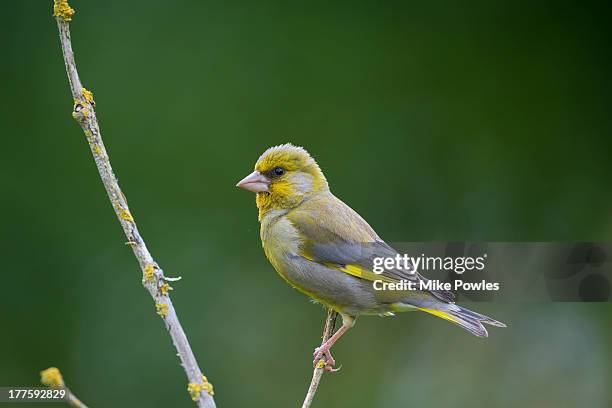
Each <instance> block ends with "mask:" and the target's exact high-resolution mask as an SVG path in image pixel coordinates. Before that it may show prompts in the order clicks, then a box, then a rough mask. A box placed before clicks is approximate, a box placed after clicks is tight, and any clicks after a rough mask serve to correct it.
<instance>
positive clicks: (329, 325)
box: [302, 309, 338, 408]
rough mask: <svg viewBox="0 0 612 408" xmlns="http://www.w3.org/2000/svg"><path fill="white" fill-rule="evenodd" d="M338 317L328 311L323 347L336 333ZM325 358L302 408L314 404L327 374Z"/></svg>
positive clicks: (314, 375)
mask: <svg viewBox="0 0 612 408" xmlns="http://www.w3.org/2000/svg"><path fill="white" fill-rule="evenodd" d="M337 317H338V313H336V312H334V311H333V310H332V309H327V319H325V327H324V328H323V336H322V341H321V345H323V343H325V342H326V341H327V340H329V338H330V337H331V336H332V334H333V333H334V327H336V318H337ZM324 358H325V357H323V358H322V359H321V361H319V363H318V364H317V366H316V367H315V369H314V371H313V373H312V380H310V386H309V387H308V393H306V398H304V403H303V404H302V408H309V407H310V405H311V404H312V400H313V399H314V396H315V394H316V393H317V388H319V383H320V382H321V377H323V373H324V372H325V368H324V367H325V361H323V359H324Z"/></svg>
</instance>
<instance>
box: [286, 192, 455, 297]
mask: <svg viewBox="0 0 612 408" xmlns="http://www.w3.org/2000/svg"><path fill="white" fill-rule="evenodd" d="M287 218H288V219H289V221H290V222H291V223H292V224H293V226H294V227H295V228H296V230H297V231H298V233H299V234H300V238H301V245H300V249H299V253H298V255H300V256H302V257H304V258H305V259H308V260H309V261H312V262H318V263H321V264H324V265H326V266H328V267H332V268H335V269H337V270H339V271H342V272H344V273H347V274H349V275H352V276H355V277H356V278H359V279H365V280H368V281H372V282H373V281H375V280H382V281H385V282H398V281H400V280H407V281H413V282H418V281H426V280H427V279H426V278H425V277H423V276H422V275H421V274H419V273H418V272H417V271H416V270H415V268H414V266H413V265H409V267H408V268H407V269H406V268H401V269H400V268H390V269H387V268H385V269H384V271H383V272H382V273H380V274H378V273H375V272H374V259H375V258H395V256H396V255H397V254H398V253H397V251H396V250H395V249H393V248H392V247H391V246H389V245H388V244H387V243H385V242H384V241H383V240H382V239H380V237H379V236H378V235H377V234H376V232H375V231H374V230H373V229H372V227H370V225H368V223H367V222H366V221H365V220H364V219H363V218H362V217H361V216H360V215H359V214H357V213H356V212H355V211H354V210H353V209H352V208H350V207H349V206H348V205H346V204H345V203H344V202H342V201H341V200H340V199H338V198H336V197H335V196H333V195H332V194H331V193H326V194H325V195H321V196H319V197H314V198H311V199H310V200H308V201H306V202H304V203H302V204H301V205H300V206H298V207H297V208H295V209H294V210H292V211H290V212H289V213H288V214H287ZM430 293H431V294H432V295H434V296H435V297H436V298H438V299H440V300H443V301H445V302H453V301H454V294H453V293H452V292H449V291H430Z"/></svg>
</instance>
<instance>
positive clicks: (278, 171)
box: [272, 167, 285, 176]
mask: <svg viewBox="0 0 612 408" xmlns="http://www.w3.org/2000/svg"><path fill="white" fill-rule="evenodd" d="M272 171H273V172H274V174H275V175H277V176H282V175H283V174H285V169H283V168H282V167H275V168H274V170H272Z"/></svg>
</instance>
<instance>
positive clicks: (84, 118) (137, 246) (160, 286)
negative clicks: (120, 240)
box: [53, 0, 215, 408]
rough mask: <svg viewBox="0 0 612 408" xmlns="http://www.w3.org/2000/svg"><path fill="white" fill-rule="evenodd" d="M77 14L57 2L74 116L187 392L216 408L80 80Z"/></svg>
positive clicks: (63, 1) (205, 407) (61, 0)
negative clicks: (74, 36) (73, 33)
mask: <svg viewBox="0 0 612 408" xmlns="http://www.w3.org/2000/svg"><path fill="white" fill-rule="evenodd" d="M73 14H74V10H73V9H72V8H71V7H70V5H69V4H68V1H67V0H54V13H53V15H54V16H55V19H56V21H57V26H58V28H59V36H60V40H61V44H62V53H63V55H64V62H65V64H66V73H67V74H68V80H69V82H70V89H71V91H72V97H73V99H74V109H73V112H72V117H73V118H74V119H75V120H76V121H77V122H78V123H79V125H80V126H81V128H82V129H83V132H85V136H86V138H87V142H88V143H89V147H90V149H91V152H92V153H93V157H94V160H95V162H96V167H97V168H98V173H99V174H100V178H101V179H102V184H104V188H105V189H106V192H107V194H108V198H109V199H110V201H111V204H112V206H113V209H114V210H115V213H116V214H117V218H118V219H119V222H120V223H121V227H122V228H123V231H124V232H125V236H126V237H127V240H128V244H129V245H130V247H131V248H132V251H133V252H134V255H135V256H136V259H137V260H138V263H139V264H140V268H141V269H142V273H143V279H142V284H143V286H144V287H145V288H146V289H147V291H148V292H149V294H150V295H151V297H152V298H153V300H154V301H155V309H156V311H157V314H159V315H160V316H161V317H162V319H163V320H164V323H165V324H166V329H168V332H169V333H170V337H172V342H173V343H174V347H176V351H177V352H178V357H179V359H180V361H181V365H182V366H183V368H184V369H185V373H186V374H187V378H188V380H189V385H188V387H187V390H188V391H189V393H190V395H191V397H192V399H193V400H194V401H196V402H197V404H198V407H201V408H213V407H215V401H214V399H213V397H212V395H213V388H212V385H211V384H210V383H209V382H208V381H207V379H206V377H204V376H203V375H202V372H201V371H200V367H199V366H198V362H197V361H196V359H195V356H194V355H193V352H192V350H191V346H190V345H189V342H188V341H187V336H186V335H185V332H184V331H183V328H182V327H181V324H180V322H179V319H178V316H177V314H176V311H175V310H174V307H173V306H172V301H171V300H170V296H169V295H168V291H169V289H171V288H170V286H169V284H168V283H167V282H166V281H165V277H164V273H163V271H162V270H161V268H160V267H159V266H158V264H157V263H156V262H155V260H154V259H153V257H152V256H151V254H150V253H149V250H148V249H147V246H146V245H145V242H144V240H143V239H142V237H141V235H140V233H139V232H138V228H137V227H136V223H135V222H134V217H133V216H132V213H131V212H130V209H129V207H128V203H127V200H126V198H125V196H124V195H123V192H122V191H121V188H120V187H119V184H118V183H117V178H116V177H115V174H114V173H113V169H112V167H111V164H110V159H109V157H108V154H107V152H106V149H105V147H104V143H103V141H102V135H101V133H100V128H99V125H98V120H97V118H96V111H95V106H96V105H95V102H94V99H93V94H92V93H91V92H90V91H88V90H87V89H85V88H84V87H83V85H82V84H81V80H80V79H79V74H78V72H77V68H76V64H75V61H74V53H73V52H72V44H71V40H70V28H69V22H70V21H71V20H72V16H73Z"/></svg>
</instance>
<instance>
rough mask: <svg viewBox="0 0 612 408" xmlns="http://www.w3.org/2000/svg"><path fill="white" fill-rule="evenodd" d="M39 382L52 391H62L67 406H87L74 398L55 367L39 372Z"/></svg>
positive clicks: (84, 407)
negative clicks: (64, 393)
mask: <svg viewBox="0 0 612 408" xmlns="http://www.w3.org/2000/svg"><path fill="white" fill-rule="evenodd" d="M40 382H41V383H42V384H43V385H46V386H47V387H49V388H51V389H54V390H64V391H65V392H66V395H65V396H64V399H65V400H66V402H68V404H69V405H70V406H72V407H75V408H87V405H85V404H83V403H82V402H81V400H80V399H78V398H77V397H76V395H74V394H73V393H72V391H70V389H69V388H68V387H67V386H66V383H65V382H64V377H62V373H60V370H58V369H57V368H55V367H49V368H47V369H46V370H43V371H41V372H40Z"/></svg>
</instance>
